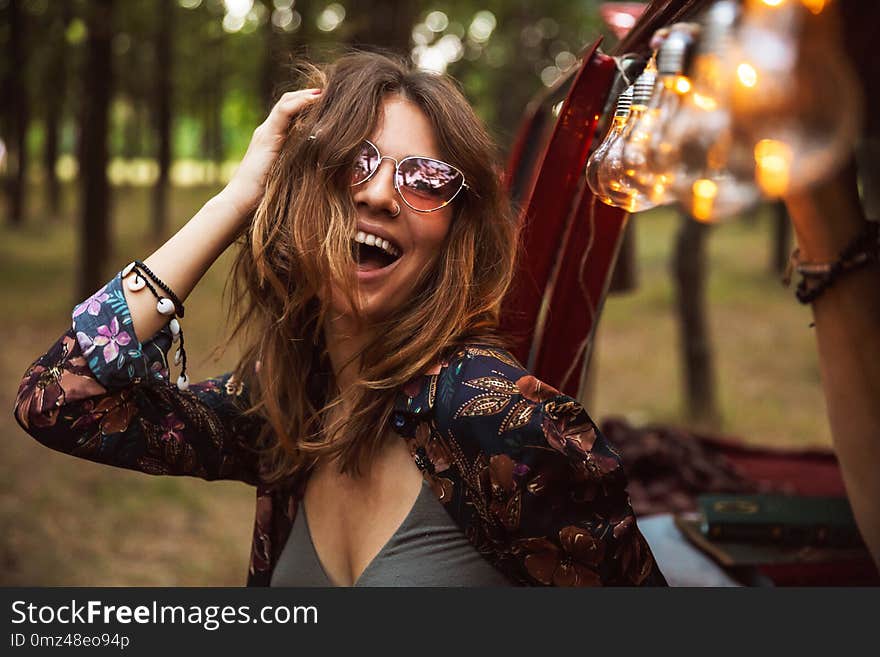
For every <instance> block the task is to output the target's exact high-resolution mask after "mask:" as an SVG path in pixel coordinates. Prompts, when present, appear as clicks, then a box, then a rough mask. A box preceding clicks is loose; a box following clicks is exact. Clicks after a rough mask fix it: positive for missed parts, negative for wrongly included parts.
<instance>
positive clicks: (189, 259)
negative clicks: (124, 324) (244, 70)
mask: <svg viewBox="0 0 880 657" xmlns="http://www.w3.org/2000/svg"><path fill="white" fill-rule="evenodd" d="M319 97H320V90H318V89H303V90H300V91H294V92H290V93H286V94H284V95H283V96H282V97H281V99H280V100H279V101H278V102H277V103H276V104H275V107H273V108H272V111H271V112H270V113H269V116H268V117H267V118H266V120H265V121H264V122H263V123H262V124H260V125H259V126H258V127H257V129H256V130H254V135H253V138H252V139H251V142H250V145H249V146H248V149H247V152H246V153H245V156H244V158H243V159H242V161H241V164H240V165H239V167H238V169H237V170H236V172H235V175H234V176H233V177H232V179H231V180H230V181H229V184H228V185H227V186H226V187H225V188H224V189H223V191H222V192H220V194H218V195H217V196H216V197H214V198H212V199H211V200H210V201H208V202H207V203H206V204H205V206H204V207H203V208H202V209H201V210H199V212H198V213H197V214H196V215H195V216H194V217H193V218H192V219H190V220H189V221H188V222H187V223H186V225H185V226H184V227H183V228H181V229H180V230H179V231H178V232H177V233H176V234H175V235H174V236H173V237H172V238H171V239H169V240H168V241H167V242H165V244H163V245H162V246H161V247H159V249H158V250H157V251H156V252H155V253H153V254H152V255H151V256H150V257H149V258H147V259H146V260H145V261H144V264H146V265H147V266H148V267H149V268H150V270H152V271H153V272H154V273H155V274H156V275H157V276H158V277H159V278H160V279H162V280H163V281H164V282H165V283H167V284H168V286H169V287H170V288H171V289H172V290H173V291H174V292H175V294H176V295H177V296H178V297H179V298H180V299H181V300H185V299H186V298H187V297H188V296H189V294H190V292H192V290H193V288H194V287H195V286H196V284H197V283H198V282H199V280H201V278H202V276H204V275H205V272H206V271H208V269H209V268H210V267H211V265H212V264H213V263H214V261H215V260H216V259H217V258H218V257H220V255H221V254H222V253H223V251H225V250H226V248H227V247H228V246H229V245H230V244H231V243H232V242H233V240H235V238H236V236H237V235H238V234H239V232H240V231H241V230H242V228H243V227H244V224H245V222H246V220H247V219H248V217H249V216H250V215H251V212H252V211H253V209H254V208H255V207H256V206H257V204H258V203H259V202H260V199H261V198H262V196H263V191H264V190H265V187H266V175H267V174H268V171H269V167H270V166H271V165H272V162H274V160H275V158H276V157H277V156H278V151H279V150H280V148H281V146H282V144H283V143H284V140H285V138H286V136H287V129H288V126H289V124H290V120H291V119H292V118H293V116H294V115H295V114H297V113H298V112H299V111H300V110H302V109H303V108H304V107H306V106H307V105H309V104H310V103H312V102H314V101H315V100H316V99H317V98H319ZM130 276H133V274H130ZM123 289H125V286H123ZM125 295H126V299H127V301H128V304H129V308H130V309H131V318H132V322H133V327H134V332H135V335H136V336H137V338H138V339H139V340H141V341H143V340H146V339H149V338H150V337H152V336H153V334H155V333H156V331H158V330H159V329H160V328H161V327H162V326H163V325H164V324H165V323H166V322H167V317H164V316H163V315H160V314H159V313H157V312H156V300H155V299H154V298H153V296H152V295H151V294H149V293H148V292H146V291H142V292H141V293H134V294H133V293H131V292H130V291H129V290H127V289H125Z"/></svg>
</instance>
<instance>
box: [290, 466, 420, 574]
mask: <svg viewBox="0 0 880 657" xmlns="http://www.w3.org/2000/svg"><path fill="white" fill-rule="evenodd" d="M426 491H429V492H430V486H429V485H428V482H427V481H426V480H424V479H422V485H421V487H420V488H419V492H418V494H417V495H416V498H415V500H413V503H412V505H411V506H410V508H409V511H407V514H406V515H405V516H404V518H403V520H402V521H401V522H400V524H399V525H398V526H397V529H395V530H394V532H393V533H392V534H391V536H389V537H388V539H387V540H386V541H385V543H384V544H383V545H382V547H381V548H379V551H378V552H376V554H375V556H374V557H373V558H372V559H370V561H369V562H368V563H367V565H366V566H365V567H364V569H363V570H362V571H361V573H360V575H358V576H357V577H356V578H355V580H354V581H353V582H352V583H351V585H350V588H355V587H357V586H358V584H360V582H361V581H362V580H363V579H364V575H366V574H367V573H368V572H369V571H370V569H371V568H372V567H373V565H374V564H375V563H376V562H377V561H378V560H379V557H381V556H382V555H383V554H384V553H385V552H386V551H387V550H388V547H389V545H391V542H392V541H393V540H394V539H395V538H397V535H398V534H399V533H400V532H401V530H402V529H403V528H404V527H406V526H407V525H408V524H409V523H410V522H411V520H412V516H413V513H414V512H415V509H416V506H418V504H419V502H420V501H421V499H422V495H424V494H425V492H426ZM300 508H301V509H302V516H303V522H304V524H305V530H306V536H307V537H308V539H309V547H310V548H311V550H312V556H314V558H315V561H316V562H317V563H318V566H319V567H320V568H321V573H322V574H323V575H324V579H325V580H327V585H328V586H333V587H339V588H347V587H346V585H345V584H337V583H336V582H334V581H333V578H332V577H330V575H329V574H328V573H327V569H326V568H325V567H324V562H323V561H322V559H321V556H320V555H319V554H318V550H317V548H316V547H315V541H314V539H313V538H312V529H311V527H310V526H309V518H308V513H307V512H306V505H305V500H301V501H300Z"/></svg>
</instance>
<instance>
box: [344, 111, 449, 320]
mask: <svg viewBox="0 0 880 657" xmlns="http://www.w3.org/2000/svg"><path fill="white" fill-rule="evenodd" d="M370 141H371V142H373V144H375V145H376V147H377V148H378V149H379V152H380V153H381V154H382V155H383V156H386V155H387V156H389V157H393V158H395V159H396V160H398V161H400V160H402V159H403V158H405V157H407V156H409V155H424V156H427V157H432V158H435V159H440V160H442V159H443V157H442V154H441V153H440V151H439V149H438V148H437V143H436V140H435V137H434V131H433V129H432V127H431V124H430V122H429V121H428V119H427V117H426V116H425V115H424V114H423V113H422V111H421V110H420V109H419V107H418V106H417V105H415V104H414V103H412V102H410V101H408V100H405V99H404V98H402V97H401V96H397V95H394V96H388V97H387V98H386V99H385V101H384V102H383V103H382V107H381V108H380V112H379V119H378V121H377V124H376V129H375V131H374V132H373V134H372V135H371V136H370ZM450 164H453V165H454V164H455V163H454V162H450ZM394 167H395V165H394V162H393V161H392V160H390V159H383V160H382V161H381V163H380V165H379V169H378V171H376V172H375V173H374V174H373V176H372V177H371V178H370V179H369V180H368V181H367V182H365V183H362V184H360V185H357V186H355V187H352V198H353V200H354V203H355V207H356V209H357V222H358V225H357V231H358V233H359V235H358V238H359V239H358V241H359V242H360V241H362V240H364V239H366V241H367V244H370V238H369V236H370V235H373V236H375V237H376V238H381V239H382V240H387V241H388V242H389V244H390V247H391V250H392V252H394V251H399V257H397V258H396V259H395V260H394V261H393V262H389V260H390V258H380V257H371V256H373V255H375V253H374V252H373V251H372V250H371V249H367V248H363V247H356V249H357V252H358V253H359V254H360V256H359V258H360V259H359V261H358V262H356V263H354V264H353V266H354V267H355V268H356V270H357V271H356V276H357V282H358V293H359V303H360V310H361V312H362V314H363V316H364V318H365V319H366V320H367V321H376V320H381V319H383V318H385V317H387V316H388V315H389V314H390V313H391V312H392V311H394V310H396V309H397V308H399V307H400V306H402V305H403V304H404V303H405V302H406V301H407V300H408V299H409V298H410V297H411V296H412V295H413V294H414V292H415V288H416V285H417V283H418V281H419V279H420V276H421V275H422V273H423V272H426V271H430V269H431V268H432V267H433V266H434V265H435V263H436V262H437V258H438V257H439V255H440V252H441V249H442V248H443V244H444V241H445V239H446V235H447V233H448V232H449V226H450V224H451V223H452V213H453V207H452V205H451V204H450V205H448V206H446V207H444V208H441V209H440V210H436V211H434V212H426V213H423V212H416V211H415V210H413V209H412V208H410V207H409V206H408V205H407V204H406V203H404V202H403V200H402V199H401V198H400V195H399V194H398V193H397V191H396V190H395V188H394ZM398 207H399V208H400V213H399V214H396V216H392V215H395V213H396V212H397V209H398ZM360 233H363V234H364V235H360ZM332 305H333V308H334V310H336V311H338V312H342V313H345V312H346V308H345V307H344V302H343V301H341V300H340V295H337V294H334V295H333V304H332Z"/></svg>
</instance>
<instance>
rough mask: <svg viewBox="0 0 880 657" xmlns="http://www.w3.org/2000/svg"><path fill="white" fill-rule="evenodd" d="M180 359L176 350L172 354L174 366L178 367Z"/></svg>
mask: <svg viewBox="0 0 880 657" xmlns="http://www.w3.org/2000/svg"><path fill="white" fill-rule="evenodd" d="M180 359H181V355H180V349H178V350H177V351H175V352H174V364H175V365H180Z"/></svg>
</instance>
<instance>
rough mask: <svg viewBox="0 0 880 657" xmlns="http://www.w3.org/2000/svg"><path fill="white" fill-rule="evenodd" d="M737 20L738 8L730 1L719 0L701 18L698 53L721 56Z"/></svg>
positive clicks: (728, 43) (727, 45)
mask: <svg viewBox="0 0 880 657" xmlns="http://www.w3.org/2000/svg"><path fill="white" fill-rule="evenodd" d="M738 18H739V6H738V5H737V4H736V3H735V2H731V0H721V1H720V2H716V3H715V4H714V5H712V6H711V7H709V9H708V11H706V14H705V17H704V18H703V33H702V36H701V37H700V53H701V54H707V55H723V54H724V53H725V52H727V50H728V48H729V47H730V42H731V40H732V38H733V30H734V28H735V27H736V21H737V19H738Z"/></svg>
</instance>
